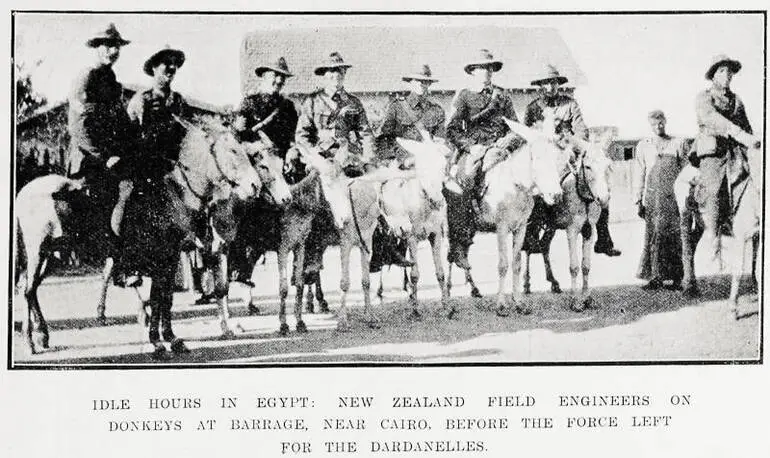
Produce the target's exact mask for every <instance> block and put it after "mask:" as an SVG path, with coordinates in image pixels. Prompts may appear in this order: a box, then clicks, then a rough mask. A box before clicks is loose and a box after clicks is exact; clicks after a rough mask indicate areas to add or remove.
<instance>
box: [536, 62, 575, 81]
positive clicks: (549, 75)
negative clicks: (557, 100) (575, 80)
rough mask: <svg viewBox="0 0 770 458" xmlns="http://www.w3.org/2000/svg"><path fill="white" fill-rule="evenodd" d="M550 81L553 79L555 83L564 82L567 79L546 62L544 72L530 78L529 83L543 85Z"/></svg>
mask: <svg viewBox="0 0 770 458" xmlns="http://www.w3.org/2000/svg"><path fill="white" fill-rule="evenodd" d="M552 81H555V82H556V83H557V84H564V83H566V82H567V81H569V80H568V79H567V77H566V76H563V75H561V74H560V73H559V70H558V69H557V68H556V67H554V66H553V65H550V64H548V65H547V66H546V68H545V73H544V74H542V75H541V76H540V78H537V79H534V80H532V82H531V84H532V85H533V86H543V85H545V84H548V83H550V82H552Z"/></svg>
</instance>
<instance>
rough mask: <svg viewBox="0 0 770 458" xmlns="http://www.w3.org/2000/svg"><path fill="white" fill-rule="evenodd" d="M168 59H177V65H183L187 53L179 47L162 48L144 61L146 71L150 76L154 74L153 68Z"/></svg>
mask: <svg viewBox="0 0 770 458" xmlns="http://www.w3.org/2000/svg"><path fill="white" fill-rule="evenodd" d="M168 59H174V60H176V62H177V64H176V66H177V67H181V66H182V65H184V61H185V55H184V53H183V52H182V51H180V50H178V49H162V50H160V51H158V52H156V53H155V54H153V55H152V56H150V58H149V59H147V61H146V62H145V63H144V73H145V74H146V75H148V76H153V72H152V70H153V69H154V68H155V67H157V66H158V64H160V63H161V62H164V61H166V60H168Z"/></svg>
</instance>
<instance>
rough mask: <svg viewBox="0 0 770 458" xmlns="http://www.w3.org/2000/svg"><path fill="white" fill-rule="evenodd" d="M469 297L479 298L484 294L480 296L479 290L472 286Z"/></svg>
mask: <svg viewBox="0 0 770 458" xmlns="http://www.w3.org/2000/svg"><path fill="white" fill-rule="evenodd" d="M471 297H475V298H476V299H479V298H482V297H484V296H482V295H481V292H479V289H478V288H476V287H475V286H474V287H473V288H471Z"/></svg>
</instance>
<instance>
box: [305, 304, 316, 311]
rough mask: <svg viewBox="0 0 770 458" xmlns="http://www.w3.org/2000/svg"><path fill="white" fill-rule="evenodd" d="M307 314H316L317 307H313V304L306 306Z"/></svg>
mask: <svg viewBox="0 0 770 458" xmlns="http://www.w3.org/2000/svg"><path fill="white" fill-rule="evenodd" d="M305 313H311V314H314V313H315V307H314V306H313V303H312V302H308V303H307V305H306V306H305Z"/></svg>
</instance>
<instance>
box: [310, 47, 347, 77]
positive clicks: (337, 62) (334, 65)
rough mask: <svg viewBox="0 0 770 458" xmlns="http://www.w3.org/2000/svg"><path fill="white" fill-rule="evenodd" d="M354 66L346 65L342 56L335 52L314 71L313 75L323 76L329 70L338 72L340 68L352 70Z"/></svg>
mask: <svg viewBox="0 0 770 458" xmlns="http://www.w3.org/2000/svg"><path fill="white" fill-rule="evenodd" d="M350 67H352V65H350V64H346V63H345V60H344V59H343V58H342V55H340V53H338V52H336V51H335V52H333V53H331V54H329V57H328V58H327V59H326V60H325V61H323V62H322V63H321V64H320V65H318V66H317V67H316V68H315V70H313V73H315V74H316V75H323V74H324V73H326V72H327V71H328V70H338V69H340V68H350Z"/></svg>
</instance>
